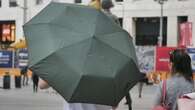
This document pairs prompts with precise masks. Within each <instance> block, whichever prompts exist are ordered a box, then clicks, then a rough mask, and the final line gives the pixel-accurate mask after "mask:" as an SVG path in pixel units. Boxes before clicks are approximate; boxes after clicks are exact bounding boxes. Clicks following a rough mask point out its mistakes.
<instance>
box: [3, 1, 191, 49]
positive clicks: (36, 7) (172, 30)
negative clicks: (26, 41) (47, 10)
mask: <svg viewBox="0 0 195 110" xmlns="http://www.w3.org/2000/svg"><path fill="white" fill-rule="evenodd" d="M51 1H55V2H66V3H78V4H83V5H87V4H88V3H89V2H90V0H0V13H1V14H0V40H1V44H2V43H4V44H5V42H6V43H7V44H11V43H13V42H16V41H19V39H23V30H22V25H23V24H24V23H25V22H27V21H28V20H30V19H31V18H32V17H33V16H35V15H36V14H37V13H38V12H39V11H40V10H41V9H42V8H44V7H45V6H46V5H47V4H48V3H49V2H51ZM159 1H162V2H163V5H162V7H161V5H160V4H159ZM113 3H114V5H115V7H114V8H112V12H113V13H114V14H115V15H117V16H118V17H119V20H120V22H121V24H122V26H123V28H124V29H126V30H127V31H128V32H129V33H130V34H131V35H132V36H133V37H134V38H135V44H136V45H157V41H158V36H159V31H160V29H159V28H160V18H161V17H162V16H163V17H162V18H163V22H162V24H163V31H162V45H163V46H177V45H178V43H179V40H180V29H179V26H180V24H181V23H184V22H192V24H194V22H195V13H194V11H195V5H194V4H195V1H194V0H113ZM162 11H163V12H162ZM161 13H163V15H161ZM192 33H193V34H192V42H195V36H194V35H195V34H194V33H195V28H192Z"/></svg>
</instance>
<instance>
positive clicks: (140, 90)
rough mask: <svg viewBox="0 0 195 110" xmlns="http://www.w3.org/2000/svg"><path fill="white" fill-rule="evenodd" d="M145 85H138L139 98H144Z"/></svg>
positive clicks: (140, 83)
mask: <svg viewBox="0 0 195 110" xmlns="http://www.w3.org/2000/svg"><path fill="white" fill-rule="evenodd" d="M143 85H144V83H143V82H139V83H138V92H139V98H141V97H142V88H143Z"/></svg>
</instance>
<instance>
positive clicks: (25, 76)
mask: <svg viewBox="0 0 195 110" xmlns="http://www.w3.org/2000/svg"><path fill="white" fill-rule="evenodd" d="M20 73H21V75H22V85H23V86H25V85H28V74H27V73H28V66H25V67H23V68H21V70H20Z"/></svg>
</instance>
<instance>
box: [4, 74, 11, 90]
mask: <svg viewBox="0 0 195 110" xmlns="http://www.w3.org/2000/svg"><path fill="white" fill-rule="evenodd" d="M10 82H11V79H10V75H9V73H8V72H6V73H5V75H4V77H3V89H10Z"/></svg>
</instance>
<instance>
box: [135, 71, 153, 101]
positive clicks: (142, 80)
mask: <svg viewBox="0 0 195 110" xmlns="http://www.w3.org/2000/svg"><path fill="white" fill-rule="evenodd" d="M144 83H145V84H146V85H152V83H150V82H149V80H148V76H147V75H146V73H142V79H141V80H140V81H139V83H138V92H139V95H138V97H139V98H141V97H142V89H143V85H144Z"/></svg>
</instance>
